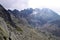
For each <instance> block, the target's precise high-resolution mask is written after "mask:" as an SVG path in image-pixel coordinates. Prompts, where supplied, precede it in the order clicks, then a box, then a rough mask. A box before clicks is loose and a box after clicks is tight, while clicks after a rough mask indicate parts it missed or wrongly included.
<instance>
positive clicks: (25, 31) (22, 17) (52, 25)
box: [0, 4, 60, 40]
mask: <svg viewBox="0 0 60 40" xmlns="http://www.w3.org/2000/svg"><path fill="white" fill-rule="evenodd" d="M0 40H60V15H58V14H57V13H56V12H54V11H52V10H51V9H49V8H43V9H39V8H36V9H32V8H28V9H24V10H21V11H19V10H17V9H14V10H10V9H8V10H6V9H5V8H4V7H3V6H2V5H1V4H0Z"/></svg>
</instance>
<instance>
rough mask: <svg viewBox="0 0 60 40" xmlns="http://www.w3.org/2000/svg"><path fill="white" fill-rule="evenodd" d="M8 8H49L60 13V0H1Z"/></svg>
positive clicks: (0, 2)
mask: <svg viewBox="0 0 60 40" xmlns="http://www.w3.org/2000/svg"><path fill="white" fill-rule="evenodd" d="M0 4H2V5H3V6H4V7H5V8H6V9H18V10H23V9H26V8H49V9H51V10H53V11H55V12H56V13H58V14H59V15H60V0H17V1H16V0H6V1H5V0H0Z"/></svg>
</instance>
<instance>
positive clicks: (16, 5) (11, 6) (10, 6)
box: [0, 0, 28, 10]
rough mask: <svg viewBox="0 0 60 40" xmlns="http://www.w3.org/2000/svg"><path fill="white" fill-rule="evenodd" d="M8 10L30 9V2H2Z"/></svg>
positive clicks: (14, 0) (11, 0)
mask: <svg viewBox="0 0 60 40" xmlns="http://www.w3.org/2000/svg"><path fill="white" fill-rule="evenodd" d="M0 4H2V5H3V6H4V7H5V8H6V9H19V10H21V9H24V8H27V7H28V0H0Z"/></svg>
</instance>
